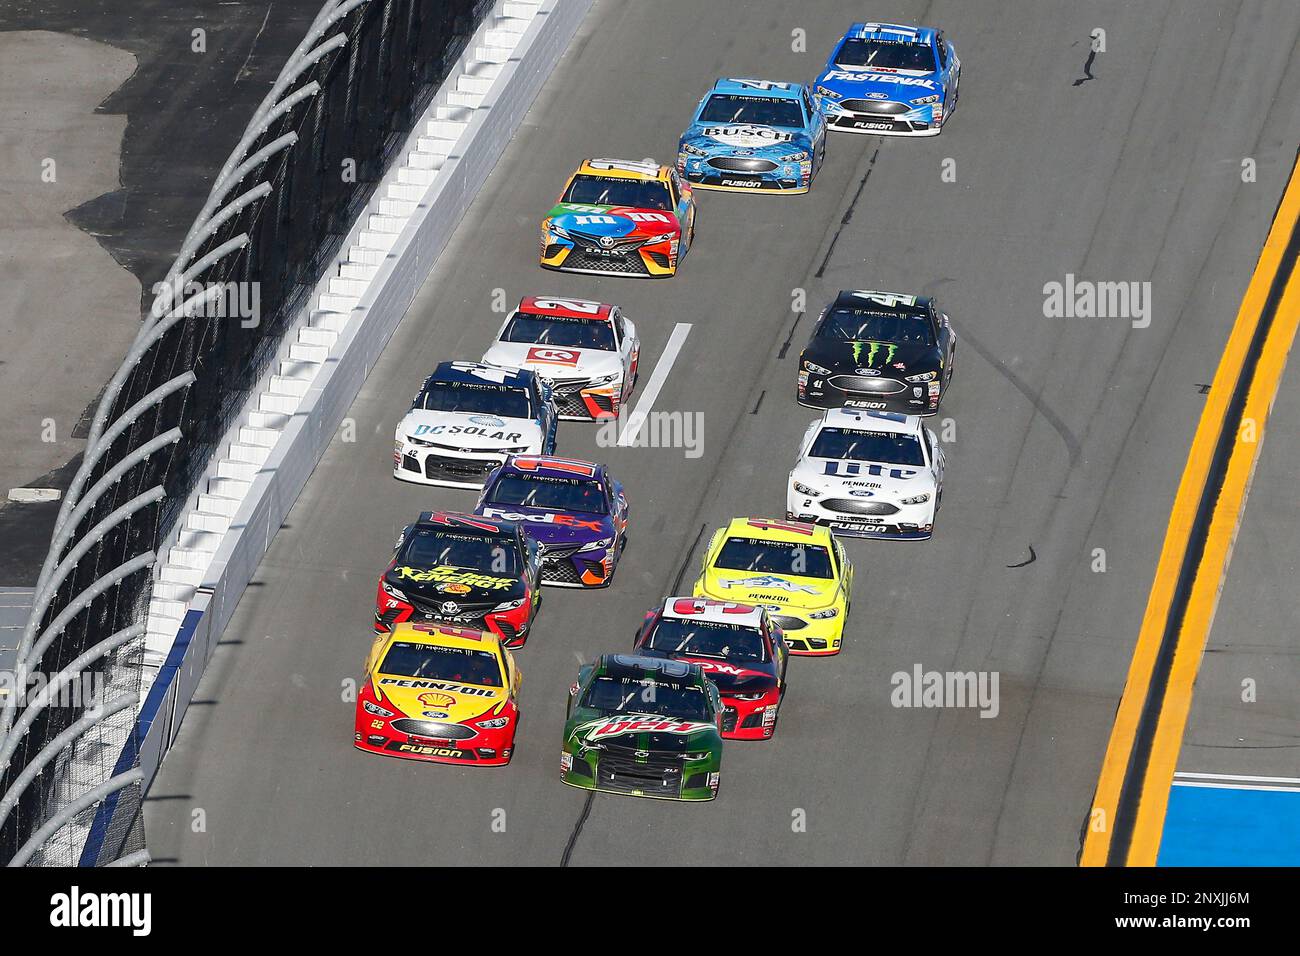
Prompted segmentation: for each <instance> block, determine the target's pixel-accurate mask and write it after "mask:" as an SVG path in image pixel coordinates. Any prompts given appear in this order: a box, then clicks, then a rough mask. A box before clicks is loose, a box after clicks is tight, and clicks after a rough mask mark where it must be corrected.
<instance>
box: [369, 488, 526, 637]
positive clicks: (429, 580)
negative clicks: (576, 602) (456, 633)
mask: <svg viewBox="0 0 1300 956" xmlns="http://www.w3.org/2000/svg"><path fill="white" fill-rule="evenodd" d="M540 568H541V557H540V551H539V548H538V546H537V542H536V541H535V540H534V539H533V538H532V536H531V535H529V534H528V532H527V531H526V530H524V528H523V526H522V525H520V524H517V523H516V522H513V521H497V520H495V519H491V518H481V517H479V516H478V515H471V514H456V513H452V512H447V511H426V512H424V513H423V514H421V515H420V519H419V520H418V521H416V522H415V523H414V524H411V525H407V527H406V528H405V529H404V530H403V531H402V534H401V537H399V538H398V539H397V544H396V545H394V546H393V560H392V561H391V562H390V563H389V565H388V569H387V570H386V571H384V573H383V575H382V576H381V577H380V579H379V592H378V594H376V596H375V633H377V634H387V633H388V632H389V631H390V630H391V629H392V627H393V625H395V624H402V623H406V622H411V623H420V622H438V623H442V624H451V625H454V626H457V627H471V628H477V629H479V630H484V631H490V632H491V633H493V634H495V635H496V636H497V637H498V638H500V639H501V643H502V644H504V645H505V646H506V647H522V646H523V644H524V641H525V640H527V638H528V630H529V628H530V627H531V626H532V623H533V618H534V616H535V615H536V613H537V609H538V607H539V606H540V604H541V600H542V598H541V588H540V586H539V585H540V575H541V572H540Z"/></svg>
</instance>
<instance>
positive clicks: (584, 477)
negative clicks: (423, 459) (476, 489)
mask: <svg viewBox="0 0 1300 956" xmlns="http://www.w3.org/2000/svg"><path fill="white" fill-rule="evenodd" d="M475 513H476V514H480V515H483V516H484V517H485V518H490V519H492V520H494V521H496V520H501V521H513V522H517V523H519V524H521V525H523V526H525V527H526V528H527V529H528V535H529V537H531V538H533V539H534V540H535V541H536V542H537V549H538V553H539V554H540V556H541V561H542V567H541V583H542V584H552V585H556V586H558V587H567V588H603V587H608V586H609V585H610V584H611V583H612V582H613V580H614V570H615V568H616V567H617V566H618V559H619V558H620V557H621V556H622V554H623V546H624V545H625V544H626V543H627V498H626V496H625V495H624V494H623V486H622V485H621V484H619V483H618V482H617V481H615V480H614V478H613V476H612V475H610V474H609V472H608V471H606V470H605V466H604V465H596V464H593V463H592V462H589V461H575V460H573V459H570V458H543V457H539V456H537V455H511V456H510V457H509V458H507V459H506V461H505V464H504V465H502V466H501V467H500V468H498V469H497V470H496V471H494V472H492V474H491V475H489V476H488V479H487V482H486V483H485V484H484V486H483V494H482V496H481V497H480V498H479V501H478V507H477V508H476V509H475Z"/></svg>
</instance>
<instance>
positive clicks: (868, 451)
mask: <svg viewBox="0 0 1300 956" xmlns="http://www.w3.org/2000/svg"><path fill="white" fill-rule="evenodd" d="M808 454H809V455H810V456H812V457H813V458H836V459H840V460H842V461H877V462H882V463H883V464H887V465H924V464H925V452H924V450H923V449H922V448H921V442H920V439H918V438H917V437H916V436H915V435H900V434H898V433H896V432H863V431H857V430H855V429H850V428H823V429H822V430H821V431H820V432H818V433H817V438H816V439H815V440H814V441H813V444H812V448H811V449H810V450H809V452H808Z"/></svg>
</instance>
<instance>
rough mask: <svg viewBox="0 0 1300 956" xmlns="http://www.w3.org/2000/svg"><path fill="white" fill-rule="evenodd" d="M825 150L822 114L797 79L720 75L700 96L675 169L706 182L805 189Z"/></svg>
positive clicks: (740, 188) (738, 188)
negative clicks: (777, 81)
mask: <svg viewBox="0 0 1300 956" xmlns="http://www.w3.org/2000/svg"><path fill="white" fill-rule="evenodd" d="M825 155H826V118H825V117H824V116H823V115H822V111H821V110H820V109H818V107H817V104H816V102H815V101H814V100H813V99H812V98H811V97H810V96H809V95H808V89H807V87H805V86H804V85H803V84H801V83H775V82H771V81H768V80H738V79H723V80H718V81H717V82H716V83H714V84H713V88H712V89H710V90H709V92H708V93H706V94H705V96H704V99H702V100H700V105H699V106H698V107H697V108H696V110H695V118H694V119H693V120H691V125H690V126H689V127H688V128H687V130H686V132H685V133H683V134H682V139H681V143H680V144H679V145H678V147H677V170H678V172H680V173H681V174H682V176H683V177H684V178H685V179H686V180H687V181H688V182H690V183H692V184H694V185H696V186H699V187H701V188H703V189H725V190H731V191H734V192H782V193H806V192H807V191H808V187H809V185H810V184H811V183H812V179H813V176H815V175H816V174H817V170H819V169H820V168H821V165H822V160H823V159H824V158H825Z"/></svg>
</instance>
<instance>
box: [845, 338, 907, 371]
mask: <svg viewBox="0 0 1300 956" xmlns="http://www.w3.org/2000/svg"><path fill="white" fill-rule="evenodd" d="M864 345H869V346H871V347H870V348H869V349H867V364H868V365H875V364H876V356H877V355H879V354H880V352H881V350H882V349H883V350H886V351H885V357H884V359H883V360H882V361H881V364H882V365H888V364H889V363H890V362H892V361H893V360H894V356H895V355H897V354H898V346H897V345H891V344H890V343H888V342H854V343H853V361H855V362H861V361H862V347H863V346H864Z"/></svg>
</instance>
